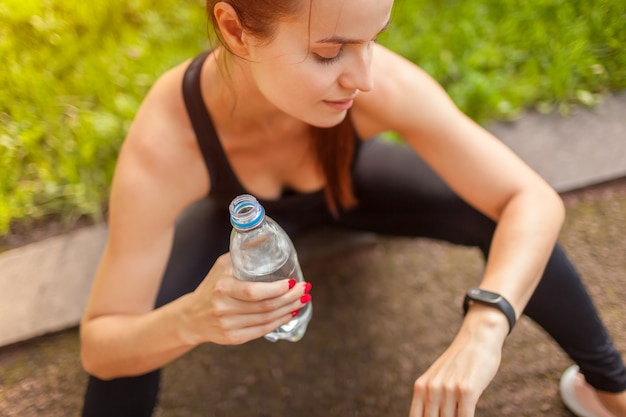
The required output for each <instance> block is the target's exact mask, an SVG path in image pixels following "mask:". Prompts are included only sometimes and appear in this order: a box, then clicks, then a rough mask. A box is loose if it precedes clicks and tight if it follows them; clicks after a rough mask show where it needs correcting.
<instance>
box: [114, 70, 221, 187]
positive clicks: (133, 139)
mask: <svg viewBox="0 0 626 417" xmlns="http://www.w3.org/2000/svg"><path fill="white" fill-rule="evenodd" d="M188 64H189V61H186V62H183V63H181V64H179V65H177V66H176V67H174V68H172V69H170V70H168V71H167V72H165V73H164V74H163V75H162V76H161V77H159V79H158V80H157V81H156V82H155V83H154V85H153V86H152V88H151V89H150V91H149V92H148V94H147V95H146V97H145V99H144V100H143V102H142V104H141V105H140V107H139V109H138V111H137V114H136V116H135V119H134V120H133V123H132V124H131V127H130V129H129V131H128V134H127V136H126V138H125V140H124V144H123V146H122V149H121V151H120V156H119V159H118V167H117V171H118V172H116V176H117V177H118V180H122V181H120V182H131V183H135V181H136V180H134V179H131V180H130V181H129V177H135V178H142V179H143V181H145V182H147V183H155V184H156V183H159V184H163V185H164V187H162V188H161V189H162V190H163V191H164V192H166V191H167V187H166V185H167V184H171V185H172V187H173V188H177V187H179V185H178V186H177V185H176V184H177V183H179V184H180V182H181V181H182V182H183V183H184V184H189V185H190V188H189V189H188V190H187V193H188V194H189V195H190V198H196V197H198V196H201V195H203V194H205V193H206V192H208V187H209V184H208V177H207V175H206V168H205V166H204V162H203V161H204V160H203V158H202V153H201V151H200V149H199V147H198V143H197V140H196V137H195V133H194V131H193V128H192V126H191V122H190V121H189V117H188V115H187V110H186V107H185V103H184V100H183V95H182V80H183V76H184V73H185V70H186V68H187V66H188ZM120 177H121V178H120ZM190 180H191V181H190ZM191 184H193V186H191ZM114 185H115V184H114ZM176 191H177V192H180V191H183V190H180V189H178V190H176Z"/></svg>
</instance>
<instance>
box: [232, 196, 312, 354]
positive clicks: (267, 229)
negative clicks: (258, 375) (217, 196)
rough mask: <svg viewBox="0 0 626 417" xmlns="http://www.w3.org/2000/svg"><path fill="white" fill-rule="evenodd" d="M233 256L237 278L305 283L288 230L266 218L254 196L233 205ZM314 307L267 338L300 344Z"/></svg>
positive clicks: (238, 199)
mask: <svg viewBox="0 0 626 417" xmlns="http://www.w3.org/2000/svg"><path fill="white" fill-rule="evenodd" d="M229 209H230V222H231V224H232V225H233V230H232V232H231V235H230V255H231V259H232V262H233V273H234V275H235V277H237V278H239V279H242V280H245V281H255V282H272V281H278V280H281V279H287V278H291V279H295V280H296V281H297V282H303V281H304V278H303V277H302V271H301V269H300V264H299V263H298V256H297V254H296V250H295V248H294V246H293V243H292V242H291V239H290V238H289V236H288V235H287V233H285V231H284V230H283V229H282V228H281V227H280V226H279V225H278V223H276V222H275V221H274V220H273V219H272V218H270V217H269V216H266V215H265V211H264V209H263V206H261V204H259V202H258V201H257V200H256V199H255V198H254V197H253V196H251V195H248V194H244V195H240V196H239V197H236V198H235V199H234V200H233V201H232V202H231V204H230V207H229ZM312 313H313V307H312V306H311V302H310V301H309V302H308V303H306V304H305V305H303V306H302V308H301V309H300V312H299V313H298V315H297V316H296V317H294V318H293V319H292V320H291V321H290V322H289V323H287V324H284V325H283V326H280V327H279V328H278V329H276V330H274V331H273V332H270V333H268V334H266V335H265V338H266V339H267V340H269V341H272V342H276V341H277V340H281V339H282V340H289V341H291V342H297V341H298V340H300V339H301V338H302V336H304V333H305V332H306V328H307V325H308V324H309V321H310V320H311V315H312Z"/></svg>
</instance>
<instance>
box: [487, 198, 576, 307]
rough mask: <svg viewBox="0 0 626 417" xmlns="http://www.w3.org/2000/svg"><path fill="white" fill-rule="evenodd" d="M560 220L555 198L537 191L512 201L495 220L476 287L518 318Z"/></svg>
mask: <svg viewBox="0 0 626 417" xmlns="http://www.w3.org/2000/svg"><path fill="white" fill-rule="evenodd" d="M563 218H564V208H563V203H562V202H561V199H560V198H559V196H558V195H557V194H556V192H554V191H553V190H551V189H549V188H547V187H541V188H540V189H539V190H538V191H532V192H523V193H520V194H518V195H516V196H515V197H513V198H512V199H511V201H509V202H508V204H507V205H506V207H505V208H504V210H503V212H502V213H501V216H500V218H499V219H498V226H497V227H496V231H495V233H494V236H493V241H492V243H491V248H490V253H489V258H488V260H487V266H486V270H485V274H484V277H483V280H482V282H481V285H480V286H481V288H484V289H487V290H490V291H494V292H497V293H499V294H502V295H503V296H504V297H505V298H507V299H508V301H509V302H510V303H511V304H512V305H513V307H514V308H515V312H516V314H517V316H518V317H519V316H520V315H521V313H522V311H523V310H524V308H525V306H526V304H527V303H528V300H529V299H530V297H531V296H532V294H533V292H534V290H535V288H536V286H537V284H538V283H539V280H540V279H541V276H542V274H543V271H544V269H545V266H546V263H547V262H548V259H549V258H550V255H551V253H552V249H553V247H554V244H555V242H556V240H557V238H558V235H559V231H560V229H561V225H562V223H563Z"/></svg>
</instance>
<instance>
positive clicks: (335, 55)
mask: <svg viewBox="0 0 626 417" xmlns="http://www.w3.org/2000/svg"><path fill="white" fill-rule="evenodd" d="M377 42H378V39H377V38H374V39H372V40H371V41H370V42H368V43H367V44H365V45H366V46H367V48H368V49H369V48H371V46H372V45H373V44H375V43H377ZM345 47H346V45H342V46H341V47H340V48H339V49H338V50H336V51H328V52H313V57H314V58H315V60H316V61H317V62H319V63H320V64H323V65H330V64H333V63H335V62H337V61H338V60H339V59H340V58H341V56H342V55H343V53H344V51H345ZM329 55H330V56H329Z"/></svg>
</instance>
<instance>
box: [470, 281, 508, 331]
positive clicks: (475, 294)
mask: <svg viewBox="0 0 626 417" xmlns="http://www.w3.org/2000/svg"><path fill="white" fill-rule="evenodd" d="M472 301H474V302H477V303H480V304H482V305H486V306H491V307H494V308H497V309H498V310H500V311H501V312H502V313H503V314H504V315H505V316H506V318H507V320H508V322H509V333H508V334H511V331H512V330H513V327H515V322H516V315H515V309H514V308H513V306H512V305H511V303H509V302H508V300H507V299H506V298H504V297H503V296H502V295H500V294H498V293H495V292H491V291H487V290H483V289H480V288H470V289H469V290H468V291H467V294H465V299H464V300H463V315H465V314H467V310H468V309H469V306H470V302H472Z"/></svg>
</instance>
